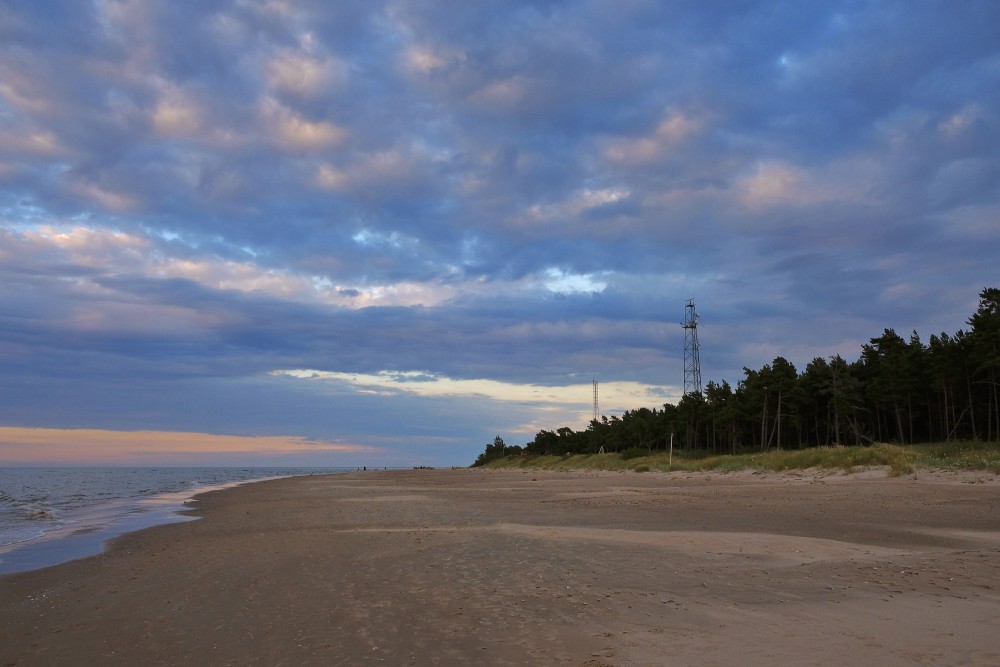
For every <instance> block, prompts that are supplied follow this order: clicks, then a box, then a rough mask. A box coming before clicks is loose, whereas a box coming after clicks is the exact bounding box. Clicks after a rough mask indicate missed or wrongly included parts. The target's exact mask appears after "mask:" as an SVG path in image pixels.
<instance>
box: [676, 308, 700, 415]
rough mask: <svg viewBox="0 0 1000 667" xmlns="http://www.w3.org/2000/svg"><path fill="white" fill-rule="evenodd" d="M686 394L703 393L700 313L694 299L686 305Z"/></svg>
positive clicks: (683, 325) (684, 325)
mask: <svg viewBox="0 0 1000 667" xmlns="http://www.w3.org/2000/svg"><path fill="white" fill-rule="evenodd" d="M681 326H682V327H684V395H685V396H686V395H687V394H700V393H701V359H700V357H699V354H698V313H697V311H695V309H694V299H688V300H687V304H686V305H685V306H684V323H683V324H681Z"/></svg>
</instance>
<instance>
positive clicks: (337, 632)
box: [0, 470, 1000, 667]
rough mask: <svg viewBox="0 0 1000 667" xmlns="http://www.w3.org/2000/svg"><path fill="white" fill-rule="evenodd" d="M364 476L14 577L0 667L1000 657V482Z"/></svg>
mask: <svg viewBox="0 0 1000 667" xmlns="http://www.w3.org/2000/svg"><path fill="white" fill-rule="evenodd" d="M883 475H884V473H881V472H875V473H870V474H860V475H849V476H844V475H828V474H817V473H811V472H806V473H800V474H782V475H778V474H763V475H754V474H748V473H746V474H745V473H740V474H719V475H716V474H677V473H674V474H669V475H664V474H652V473H647V474H637V473H582V472H581V473H546V472H534V471H484V470H414V471H388V472H385V471H372V472H362V473H352V474H346V475H334V476H322V477H320V476H315V477H300V478H292V479H285V480H276V481H269V482H261V483H256V484H250V485H246V486H242V487H238V488H235V489H227V490H224V491H218V492H211V493H208V494H204V495H202V496H199V499H198V503H197V507H198V509H197V510H196V511H197V513H199V514H200V515H201V516H202V517H203V518H202V519H201V520H200V521H194V522H189V523H180V524H172V525H166V526H159V527H156V528H152V529H148V530H144V531H140V532H138V533H133V534H131V535H126V536H124V537H122V538H119V539H117V540H116V541H115V542H114V544H113V545H112V547H111V548H110V549H109V550H108V551H107V552H106V553H104V554H102V555H100V556H97V557H93V558H88V559H84V560H79V561H74V562H71V563H66V564H63V565H59V566H56V567H52V568H48V569H45V570H38V571H34V572H26V573H20V574H13V575H6V576H3V577H0V665H2V666H10V665H19V666H21V665H69V664H94V665H97V664H100V665H145V666H148V665H189V664H211V665H255V664H260V665H364V664H386V665H469V664H481V665H559V664H564V665H588V666H590V667H598V666H612V665H613V666H620V667H624V666H626V665H691V664H703V665H773V664H798V665H845V664H871V665H874V664H893V665H901V664H904V665H905V664H929V663H936V664H949V665H954V664H976V665H1000V639H998V637H1000V480H998V478H997V476H995V475H989V474H985V473H984V474H965V475H949V474H945V473H918V474H917V475H915V476H906V477H898V478H887V477H884V476H883Z"/></svg>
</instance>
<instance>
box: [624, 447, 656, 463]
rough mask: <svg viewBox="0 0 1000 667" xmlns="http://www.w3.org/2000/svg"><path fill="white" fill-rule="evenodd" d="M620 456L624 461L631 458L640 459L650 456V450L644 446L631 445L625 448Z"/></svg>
mask: <svg viewBox="0 0 1000 667" xmlns="http://www.w3.org/2000/svg"><path fill="white" fill-rule="evenodd" d="M620 456H621V457H622V460H623V461H628V460H630V459H639V458H642V457H643V456H649V450H646V449H643V448H642V447H629V448H628V449H626V450H624V451H623V452H622V453H621V454H620Z"/></svg>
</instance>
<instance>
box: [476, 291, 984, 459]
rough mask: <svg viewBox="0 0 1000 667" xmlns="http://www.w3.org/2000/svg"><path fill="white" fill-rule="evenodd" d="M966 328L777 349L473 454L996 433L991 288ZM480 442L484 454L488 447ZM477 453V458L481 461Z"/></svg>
mask: <svg viewBox="0 0 1000 667" xmlns="http://www.w3.org/2000/svg"><path fill="white" fill-rule="evenodd" d="M979 298H980V300H979V308H978V309H977V311H976V312H975V314H973V315H972V316H971V317H970V318H969V320H968V322H967V323H968V325H969V326H970V329H969V330H968V331H958V332H956V333H955V334H953V335H948V334H947V333H941V334H940V335H932V336H931V337H930V339H929V340H928V341H927V342H926V343H924V342H923V341H921V340H920V337H919V336H918V335H917V333H916V332H913V333H912V334H911V335H910V337H909V339H905V338H903V337H901V336H900V335H899V334H897V333H896V332H895V331H894V330H892V329H885V331H884V332H883V333H882V335H881V336H879V337H878V338H872V339H871V341H870V342H869V343H868V344H867V345H864V346H862V350H861V356H860V357H859V358H858V359H857V360H856V361H853V362H848V361H847V360H845V359H843V358H842V357H840V355H836V356H833V357H830V358H827V359H823V358H819V357H817V358H815V359H813V360H812V361H810V362H809V363H808V364H807V365H806V367H805V369H803V370H802V371H801V372H800V371H799V370H798V369H796V368H795V366H794V365H793V364H792V363H791V362H789V361H788V360H787V359H785V358H784V357H780V356H779V357H776V358H775V359H774V361H772V362H771V363H770V364H767V365H765V366H764V367H763V368H761V369H759V370H751V369H749V368H744V369H743V373H744V376H743V378H742V379H741V380H740V381H739V382H738V383H737V384H736V387H735V388H734V387H732V386H731V385H730V384H729V383H728V382H726V381H725V380H723V381H722V382H714V381H713V382H709V383H708V384H707V385H706V387H705V390H704V392H702V393H697V394H687V395H685V396H684V397H683V398H682V399H681V401H680V402H679V403H678V404H677V405H673V404H670V403H668V404H665V405H664V406H663V408H662V409H656V408H653V409H649V408H640V409H638V410H629V411H627V412H626V413H625V414H623V415H622V416H621V417H617V416H612V417H610V418H609V417H601V419H599V420H593V421H591V422H590V425H589V426H588V427H587V429H586V430H585V431H573V430H572V429H570V428H568V427H563V428H560V429H557V430H556V431H545V430H543V431H540V432H539V433H538V434H537V435H536V436H535V439H534V440H533V441H531V442H529V443H527V444H526V445H525V446H524V447H523V448H521V447H508V446H506V445H504V444H503V441H502V440H500V439H499V437H498V441H495V442H494V443H493V446H491V447H488V448H487V449H488V450H489V451H488V452H484V455H481V456H480V459H481V460H482V459H487V460H488V459H489V458H495V457H497V456H508V455H511V454H518V453H527V454H566V453H570V454H583V453H598V452H601V451H604V452H634V451H635V450H647V451H652V450H655V449H663V448H665V447H667V446H668V445H669V443H670V438H671V437H673V438H674V446H675V447H680V448H683V449H689V450H690V449H700V450H707V451H711V452H717V453H737V452H745V451H756V450H761V451H763V450H769V449H792V448H804V447H812V446H817V445H830V444H843V445H865V444H871V443H875V442H887V443H899V444H911V443H918V442H936V441H948V440H953V439H965V440H968V439H972V440H1000V396H998V382H1000V289H997V288H987V289H984V290H983V291H982V292H981V293H980V295H979ZM486 454H489V455H490V456H486ZM481 462H484V461H477V463H481Z"/></svg>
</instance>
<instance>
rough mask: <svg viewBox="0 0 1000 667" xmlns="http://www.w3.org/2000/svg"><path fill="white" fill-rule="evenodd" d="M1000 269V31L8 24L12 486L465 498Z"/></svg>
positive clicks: (766, 13) (416, 2)
mask: <svg viewBox="0 0 1000 667" xmlns="http://www.w3.org/2000/svg"><path fill="white" fill-rule="evenodd" d="M998 257H1000V3H998V2H995V1H994V0H979V1H977V0H963V1H962V2H952V1H942V2H935V1H932V0H927V1H920V2H914V1H912V0H880V1H864V0H814V1H811V2H799V1H798V0H794V1H789V2H779V1H769V2H758V1H753V0H745V1H740V0H731V1H730V0H726V1H721V0H717V1H711V0H697V1H695V0H673V1H660V0H649V1H646V0H575V1H573V2H560V1H555V0H553V1H540V2H519V1H517V0H503V1H502V2H489V1H486V2H451V1H446V0H439V1H427V0H413V1H393V0H388V1H382V0H364V1H357V2H350V1H347V2H327V1H326V0H314V1H306V0H303V1H301V2H299V1H294V0H234V1H231V2H216V1H211V0H197V1H195V0H169V1H167V0H163V1H155V0H153V1H149V0H86V1H84V0H66V1H59V0H46V1H44V2H37V1H35V0H3V1H2V2H0V465H4V464H7V465H15V464H32V463H36V464H40V463H44V464H46V465H48V464H108V463H117V464H123V465H186V464H187V465H209V464H212V465H318V466H348V467H353V466H361V465H368V466H411V465H432V466H444V465H468V464H469V463H471V462H472V461H473V460H474V459H475V457H476V455H477V454H478V453H480V452H481V451H482V450H483V449H484V447H485V445H486V444H487V443H490V442H492V441H493V438H494V436H496V435H501V437H503V438H504V440H505V441H506V442H507V443H508V444H524V443H526V442H528V441H530V440H532V439H533V437H534V435H535V433H537V432H538V431H539V430H541V429H547V430H555V429H556V428H559V427H561V426H570V427H572V428H574V429H583V428H585V427H586V425H587V423H588V421H589V420H590V418H591V416H592V411H593V382H594V381H595V380H597V381H598V382H599V398H600V411H601V413H602V414H604V415H608V416H612V415H620V414H621V413H622V412H623V411H624V410H629V409H635V408H640V407H660V406H662V405H663V404H664V403H666V402H676V401H677V400H679V398H680V395H681V391H682V388H683V359H684V335H683V330H682V328H681V326H680V323H681V322H682V320H683V319H684V305H685V302H686V301H687V300H688V299H694V301H695V303H696V306H697V310H698V312H699V313H700V316H701V318H700V320H699V325H698V335H699V341H700V344H701V350H700V357H701V371H702V378H703V381H704V382H706V383H707V382H708V381H709V380H716V381H721V380H726V381H728V382H730V384H732V385H734V386H735V384H736V383H737V382H738V381H739V380H740V379H741V378H742V377H743V368H744V367H749V368H753V369H757V368H760V367H761V366H763V365H764V364H767V363H770V362H771V361H772V360H773V359H774V358H775V357H776V356H779V355H780V356H783V357H785V358H786V359H788V360H789V361H791V362H792V363H793V364H795V365H796V366H797V368H798V369H799V370H800V371H801V370H803V369H804V367H805V364H807V363H808V362H809V361H810V360H811V359H813V358H815V357H829V356H832V355H835V354H840V355H842V356H844V357H845V358H846V359H848V360H853V359H856V358H857V357H858V355H859V354H860V351H861V346H862V345H863V344H864V343H866V342H868V340H869V339H871V338H873V337H876V336H879V335H881V333H882V331H883V330H884V329H885V328H894V329H895V330H896V331H897V332H899V333H900V334H901V335H903V336H904V337H908V336H909V333H910V332H911V331H917V332H918V333H919V334H920V335H921V337H922V338H923V339H924V340H925V341H926V339H927V338H928V337H929V336H930V335H931V334H935V333H941V332H942V331H944V332H949V333H954V332H955V331H957V330H959V329H967V324H966V320H967V319H968V317H969V316H970V315H971V314H972V313H973V312H975V309H976V306H977V303H978V294H979V292H980V291H981V290H982V289H983V288H984V287H992V286H997V285H1000V269H998V265H1000V264H998V261H997V258H998Z"/></svg>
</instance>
